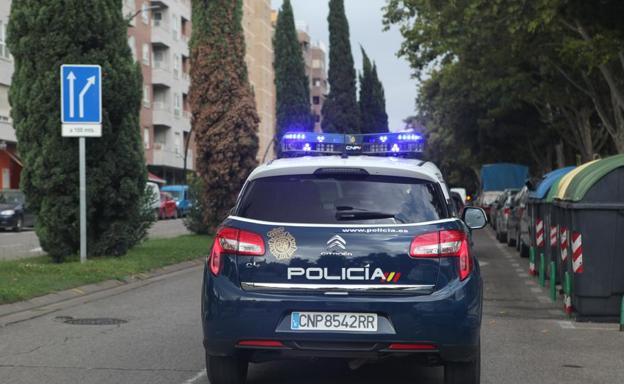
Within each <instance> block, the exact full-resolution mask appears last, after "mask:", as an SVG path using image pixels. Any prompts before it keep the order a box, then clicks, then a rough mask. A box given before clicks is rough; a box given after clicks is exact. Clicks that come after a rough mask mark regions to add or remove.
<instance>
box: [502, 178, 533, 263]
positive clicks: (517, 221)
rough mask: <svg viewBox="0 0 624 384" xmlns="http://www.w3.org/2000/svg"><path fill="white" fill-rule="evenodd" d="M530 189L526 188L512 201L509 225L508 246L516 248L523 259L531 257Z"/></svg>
mask: <svg viewBox="0 0 624 384" xmlns="http://www.w3.org/2000/svg"><path fill="white" fill-rule="evenodd" d="M528 201H529V189H528V188H527V187H524V188H522V189H521V190H520V192H518V193H517V194H516V195H515V196H514V197H513V199H512V200H511V207H510V208H511V215H510V216H509V221H508V223H507V245H509V246H510V247H511V246H516V249H518V250H519V251H520V255H521V256H522V257H528V256H529V246H530V244H531V242H530V237H529V220H530V218H529V212H528V210H527V203H528Z"/></svg>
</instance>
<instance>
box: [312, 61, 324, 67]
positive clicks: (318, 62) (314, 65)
mask: <svg viewBox="0 0 624 384" xmlns="http://www.w3.org/2000/svg"><path fill="white" fill-rule="evenodd" d="M321 66H322V64H321V60H319V59H314V60H312V68H314V69H318V68H321Z"/></svg>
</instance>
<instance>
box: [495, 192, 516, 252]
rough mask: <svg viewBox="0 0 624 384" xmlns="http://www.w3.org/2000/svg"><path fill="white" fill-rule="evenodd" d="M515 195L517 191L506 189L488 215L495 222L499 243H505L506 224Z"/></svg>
mask: <svg viewBox="0 0 624 384" xmlns="http://www.w3.org/2000/svg"><path fill="white" fill-rule="evenodd" d="M517 193H518V190H517V189H506V190H505V192H503V194H502V195H501V196H500V197H499V198H498V199H497V200H496V202H495V203H494V204H493V205H492V210H491V213H490V215H491V216H492V221H494V222H496V227H495V229H496V238H497V239H498V241H500V242H501V243H504V242H506V241H507V223H508V221H509V216H510V215H511V204H512V200H513V198H514V196H515V195H516V194H517Z"/></svg>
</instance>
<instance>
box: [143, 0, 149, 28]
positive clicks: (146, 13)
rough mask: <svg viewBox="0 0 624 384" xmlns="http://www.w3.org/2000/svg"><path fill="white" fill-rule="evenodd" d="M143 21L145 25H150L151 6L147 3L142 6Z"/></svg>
mask: <svg viewBox="0 0 624 384" xmlns="http://www.w3.org/2000/svg"><path fill="white" fill-rule="evenodd" d="M141 20H143V24H148V23H149V6H148V5H147V3H143V5H142V6H141Z"/></svg>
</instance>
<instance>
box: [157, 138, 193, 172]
mask: <svg viewBox="0 0 624 384" xmlns="http://www.w3.org/2000/svg"><path fill="white" fill-rule="evenodd" d="M186 161H187V163H186V169H188V170H194V169H195V162H194V159H193V151H191V150H190V149H189V151H188V152H187V160H186ZM152 165H156V166H163V167H171V168H178V169H182V168H183V167H184V156H183V154H182V151H179V150H175V149H174V148H172V147H170V146H168V145H165V144H160V143H155V144H154V161H153V164H152Z"/></svg>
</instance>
